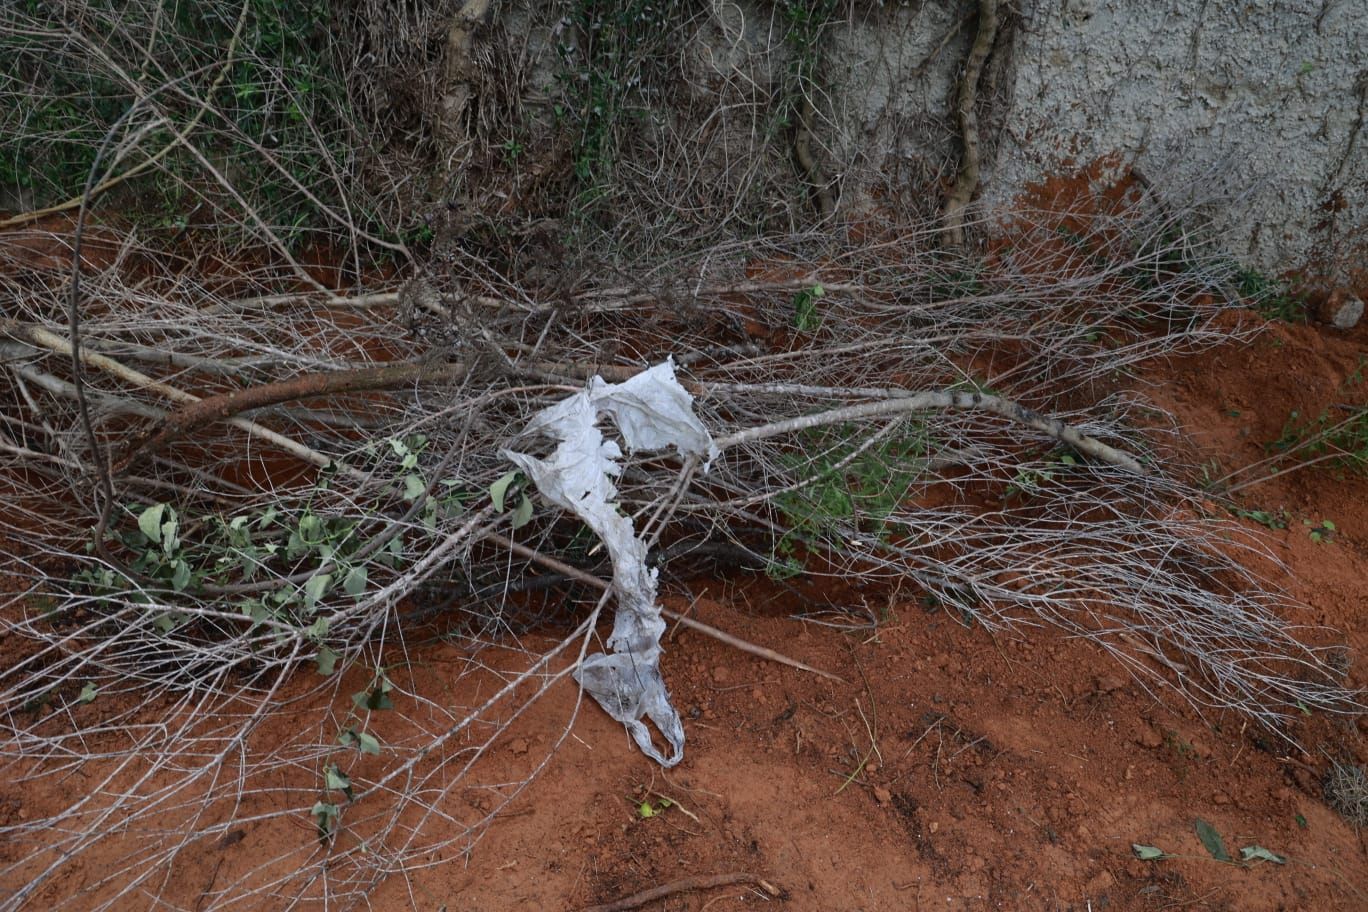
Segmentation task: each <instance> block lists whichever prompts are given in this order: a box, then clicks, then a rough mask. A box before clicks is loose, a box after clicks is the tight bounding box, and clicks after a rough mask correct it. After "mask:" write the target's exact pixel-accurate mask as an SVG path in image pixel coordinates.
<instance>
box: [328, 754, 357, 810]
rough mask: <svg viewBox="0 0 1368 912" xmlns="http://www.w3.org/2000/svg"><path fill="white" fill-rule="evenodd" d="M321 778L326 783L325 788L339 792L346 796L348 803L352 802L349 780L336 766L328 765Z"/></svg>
mask: <svg viewBox="0 0 1368 912" xmlns="http://www.w3.org/2000/svg"><path fill="white" fill-rule="evenodd" d="M323 778H324V780H325V781H326V782H327V786H328V788H329V789H330V790H332V791H336V792H341V793H343V794H344V795H346V796H347V800H348V801H351V800H352V798H353V795H352V784H351V779H350V778H348V776H347V774H346V773H344V772H342V771H341V770H340V769H338V768H337V764H335V763H334V764H330V765H329V766H328V768H327V769H326V770H324V771H323Z"/></svg>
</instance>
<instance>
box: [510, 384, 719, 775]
mask: <svg viewBox="0 0 1368 912" xmlns="http://www.w3.org/2000/svg"><path fill="white" fill-rule="evenodd" d="M603 416H608V417H611V418H612V419H613V422H614V423H615V424H616V425H617V427H618V430H619V432H620V433H621V435H622V441H623V443H624V444H625V445H626V447H627V449H628V450H629V451H631V452H638V451H659V450H664V449H668V448H670V447H673V448H675V449H676V450H678V451H679V452H680V453H681V454H682V455H686V456H699V457H702V458H703V460H704V464H703V469H704V471H706V470H707V468H708V465H709V464H710V463H711V462H712V460H713V458H714V457H715V456H716V455H717V447H716V445H715V444H714V443H713V440H712V437H711V436H710V435H709V434H708V431H707V429H706V428H705V427H703V424H702V423H701V422H700V421H699V420H698V418H697V417H696V416H695V415H694V413H693V397H692V396H690V395H689V392H688V391H687V390H686V389H684V387H682V386H680V385H679V381H678V380H676V379H675V374H674V361H673V359H670V360H666V361H665V362H664V363H662V364H657V365H656V366H655V367H652V368H650V369H649V370H645V371H642V372H641V373H640V374H637V375H636V376H635V377H632V378H631V379H630V380H627V381H625V382H623V383H608V382H606V381H605V380H603V378H601V377H595V378H594V379H593V380H591V381H590V383H589V388H588V389H587V390H585V391H583V392H580V393H576V394H575V395H573V396H570V397H569V398H567V399H564V400H562V401H561V402H558V403H557V404H555V405H553V406H550V407H549V408H546V409H543V410H542V411H540V412H538V413H537V414H536V415H534V416H533V418H532V420H531V421H530V422H529V423H528V425H527V432H528V433H535V434H541V435H543V436H546V437H548V438H550V439H552V440H555V441H556V442H557V446H556V449H555V451H554V452H553V453H552V454H551V455H550V456H548V457H547V458H546V459H538V458H536V457H535V456H530V455H528V454H526V453H515V452H511V451H507V450H505V451H504V453H503V455H504V456H505V457H506V458H507V459H509V460H511V461H512V462H513V463H514V464H515V465H517V466H518V468H520V469H522V471H523V472H524V473H526V474H527V476H528V477H529V478H530V479H532V483H533V484H535V485H536V487H537V490H538V491H540V492H541V494H542V495H543V496H544V497H546V498H547V499H548V500H550V501H551V502H552V503H554V504H556V505H558V506H560V507H562V508H564V509H566V510H569V511H570V512H572V513H574V514H575V515H576V516H578V517H579V518H580V519H581V520H583V521H584V523H585V524H586V525H588V526H589V528H590V529H592V530H593V531H594V533H595V534H597V535H598V536H599V538H600V539H601V540H602V541H603V544H604V546H605V547H606V548H607V549H608V555H609V558H610V559H611V560H612V564H613V592H614V594H615V595H616V597H617V611H616V613H615V615H614V618H613V633H612V636H611V637H609V639H608V648H609V650H610V652H609V653H603V654H599V655H592V656H588V657H587V658H585V660H584V661H583V662H582V663H581V664H580V667H579V668H578V669H577V670H576V672H575V679H576V680H577V681H579V682H580V685H581V686H583V687H584V689H585V690H586V691H588V692H589V694H590V695H592V696H593V698H594V699H595V700H596V701H597V702H598V704H599V705H600V706H602V707H603V709H604V710H605V711H606V712H607V713H608V714H609V715H610V716H612V717H613V718H614V719H617V720H618V721H619V722H621V723H622V724H623V725H625V726H626V727H627V730H628V731H629V732H630V733H631V735H632V739H633V740H634V741H636V743H637V746H638V747H640V748H641V750H642V751H643V752H644V753H645V754H646V755H647V756H649V757H651V758H652V759H653V760H655V761H656V762H658V763H660V764H661V765H663V766H666V767H670V766H674V765H675V764H676V763H678V762H679V761H680V759H682V758H683V756H684V726H683V723H681V722H680V719H679V713H678V712H676V711H675V708H674V706H673V705H672V704H671V703H670V695H669V693H668V692H667V691H666V689H665V681H664V679H663V678H662V677H661V675H660V636H661V634H662V633H664V632H665V622H664V621H663V620H662V619H661V617H660V606H659V605H658V604H656V571H654V570H652V569H650V568H648V567H647V566H646V543H645V542H643V541H642V540H641V539H639V538H637V535H636V531H635V530H634V529H633V528H632V521H631V519H630V518H629V517H627V516H624V515H623V514H622V513H621V512H619V511H618V508H617V503H616V500H617V493H618V492H617V487H616V486H615V485H614V484H613V479H614V478H616V477H617V476H619V475H621V474H622V466H621V464H620V463H619V462H618V460H619V459H621V458H622V450H621V448H620V447H619V446H618V444H617V443H616V442H615V441H613V440H609V439H606V438H605V437H604V436H603V433H602V432H601V431H600V430H599V427H598V422H599V419H600V418H601V417H603ZM643 718H646V719H650V720H651V721H652V722H653V723H655V726H656V728H657V729H658V730H659V731H660V734H661V735H662V736H663V737H664V738H665V741H666V742H667V743H668V744H669V745H670V755H669V756H668V757H665V756H663V755H662V754H661V753H660V751H658V750H657V749H656V747H655V745H654V744H653V743H652V741H651V732H650V729H649V728H647V727H646V724H645V723H644V722H643V721H642V719H643Z"/></svg>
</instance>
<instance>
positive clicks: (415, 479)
mask: <svg viewBox="0 0 1368 912" xmlns="http://www.w3.org/2000/svg"><path fill="white" fill-rule="evenodd" d="M426 490H427V483H426V482H425V481H423V476H421V475H405V476H404V500H407V501H410V502H412V501H414V500H417V499H418V498H419V496H421V495H422V493H423V492H424V491H426Z"/></svg>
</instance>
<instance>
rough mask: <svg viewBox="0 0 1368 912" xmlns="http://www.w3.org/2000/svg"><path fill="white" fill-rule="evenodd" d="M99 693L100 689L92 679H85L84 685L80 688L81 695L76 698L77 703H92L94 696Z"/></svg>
mask: <svg viewBox="0 0 1368 912" xmlns="http://www.w3.org/2000/svg"><path fill="white" fill-rule="evenodd" d="M99 695H100V689H99V688H98V687H96V686H95V682H94V681H87V682H86V686H85V687H82V688H81V695H80V696H79V697H77V698H76V702H78V703H93V702H94V701H95V698H96V697H98V696H99Z"/></svg>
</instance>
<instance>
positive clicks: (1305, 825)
mask: <svg viewBox="0 0 1368 912" xmlns="http://www.w3.org/2000/svg"><path fill="white" fill-rule="evenodd" d="M1293 819H1294V820H1296V821H1297V826H1299V827H1301V828H1302V829H1303V830H1304V829H1307V828H1308V827H1309V826H1310V824H1308V823H1307V822H1306V818H1305V817H1303V816H1302V815H1301V814H1298V815H1297V816H1296V817H1294V818H1293Z"/></svg>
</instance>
